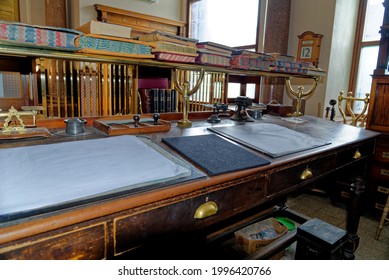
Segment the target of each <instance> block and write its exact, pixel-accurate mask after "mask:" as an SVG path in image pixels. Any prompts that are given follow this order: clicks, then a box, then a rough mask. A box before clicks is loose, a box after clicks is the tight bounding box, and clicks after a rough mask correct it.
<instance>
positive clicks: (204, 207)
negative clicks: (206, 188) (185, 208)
mask: <svg viewBox="0 0 389 280" xmlns="http://www.w3.org/2000/svg"><path fill="white" fill-rule="evenodd" d="M217 210H218V207H217V204H216V203H215V202H213V201H208V202H206V203H204V204H201V205H200V206H199V207H198V208H197V209H196V212H195V214H194V218H195V219H204V218H206V217H209V216H212V215H215V214H216V213H217Z"/></svg>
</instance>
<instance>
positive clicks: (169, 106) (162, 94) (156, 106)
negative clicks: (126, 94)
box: [139, 88, 177, 114]
mask: <svg viewBox="0 0 389 280" xmlns="http://www.w3.org/2000/svg"><path fill="white" fill-rule="evenodd" d="M139 93H140V97H141V108H142V112H141V113H142V114H147V113H172V112H176V107H177V106H176V103H177V91H176V90H175V89H164V88H144V89H139Z"/></svg>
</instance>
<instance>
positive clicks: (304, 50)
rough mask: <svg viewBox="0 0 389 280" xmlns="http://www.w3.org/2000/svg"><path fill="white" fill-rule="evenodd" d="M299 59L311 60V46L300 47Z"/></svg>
mask: <svg viewBox="0 0 389 280" xmlns="http://www.w3.org/2000/svg"><path fill="white" fill-rule="evenodd" d="M300 57H301V58H305V59H309V58H312V46H304V47H301V53H300Z"/></svg>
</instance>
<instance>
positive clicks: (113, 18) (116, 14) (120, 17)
mask: <svg viewBox="0 0 389 280" xmlns="http://www.w3.org/2000/svg"><path fill="white" fill-rule="evenodd" d="M94 7H95V9H96V11H97V20H100V21H103V22H107V23H113V24H119V25H124V26H128V27H131V29H132V30H131V34H132V37H135V36H139V35H142V34H146V33H149V32H153V31H156V30H161V31H164V32H167V33H171V34H173V35H178V36H186V34H185V33H186V25H187V24H186V23H185V22H182V21H176V20H171V19H166V18H162V17H157V16H152V15H146V14H141V13H137V12H133V11H128V10H123V9H118V8H114V7H109V6H105V5H101V4H95V5H94Z"/></svg>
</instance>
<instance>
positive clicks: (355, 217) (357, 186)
mask: <svg viewBox="0 0 389 280" xmlns="http://www.w3.org/2000/svg"><path fill="white" fill-rule="evenodd" d="M364 190H365V184H364V181H363V179H362V178H355V180H354V183H352V184H351V191H350V200H349V202H348V205H347V225H346V230H347V241H346V245H345V250H344V258H345V259H346V260H353V259H355V255H354V252H355V251H356V250H357V248H358V245H359V236H358V233H357V232H358V226H359V219H360V216H361V210H360V209H361V195H362V193H363V192H364Z"/></svg>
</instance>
